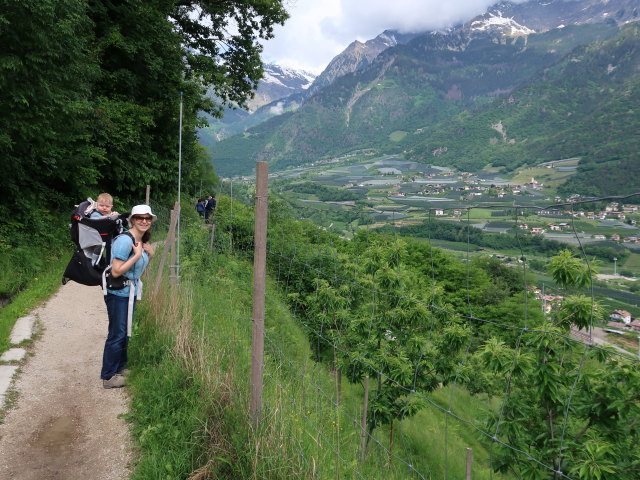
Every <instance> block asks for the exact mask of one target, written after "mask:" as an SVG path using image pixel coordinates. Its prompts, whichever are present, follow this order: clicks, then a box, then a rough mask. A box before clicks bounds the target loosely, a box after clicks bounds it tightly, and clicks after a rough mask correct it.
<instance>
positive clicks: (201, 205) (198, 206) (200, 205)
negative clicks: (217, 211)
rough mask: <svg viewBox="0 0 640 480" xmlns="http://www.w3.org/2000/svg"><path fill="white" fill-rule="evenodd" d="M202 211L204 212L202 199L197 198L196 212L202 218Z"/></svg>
mask: <svg viewBox="0 0 640 480" xmlns="http://www.w3.org/2000/svg"><path fill="white" fill-rule="evenodd" d="M204 211H205V202H204V200H203V199H202V198H199V199H198V201H197V202H196V212H198V214H199V215H200V216H201V217H202V218H204Z"/></svg>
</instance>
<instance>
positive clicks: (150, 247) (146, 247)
mask: <svg viewBox="0 0 640 480" xmlns="http://www.w3.org/2000/svg"><path fill="white" fill-rule="evenodd" d="M142 248H143V249H144V251H145V252H147V255H149V258H151V257H153V255H154V254H155V253H156V251H155V249H154V248H153V245H151V244H150V243H143V244H142Z"/></svg>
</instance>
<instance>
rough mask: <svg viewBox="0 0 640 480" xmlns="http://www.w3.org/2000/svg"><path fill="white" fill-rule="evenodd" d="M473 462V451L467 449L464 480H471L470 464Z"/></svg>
mask: <svg viewBox="0 0 640 480" xmlns="http://www.w3.org/2000/svg"><path fill="white" fill-rule="evenodd" d="M472 461H473V449H472V448H467V478H466V480H471V463H472Z"/></svg>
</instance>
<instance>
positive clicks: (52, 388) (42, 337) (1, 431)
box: [0, 282, 131, 480]
mask: <svg viewBox="0 0 640 480" xmlns="http://www.w3.org/2000/svg"><path fill="white" fill-rule="evenodd" d="M32 314H34V315H36V317H37V318H38V319H39V327H40V333H39V335H37V339H36V340H35V341H34V344H33V345H32V346H31V347H30V352H31V353H32V355H29V356H28V357H27V360H26V361H25V363H24V365H22V366H21V369H20V373H18V376H17V379H16V380H15V383H14V385H13V388H14V389H15V391H16V393H15V396H16V398H15V402H14V404H13V407H11V408H10V409H9V411H8V412H7V414H6V416H5V418H4V423H2V424H0V452H2V453H1V454H0V478H3V479H5V478H6V479H11V480H36V479H37V480H77V479H92V480H116V479H117V480H123V479H126V478H128V477H129V462H130V460H131V448H130V436H129V430H128V427H127V424H126V422H125V421H124V420H123V419H121V418H119V416H120V415H122V414H123V413H126V412H127V409H128V397H127V393H126V388H121V389H111V390H105V389H103V388H102V381H101V380H100V367H101V362H102V349H103V346H104V340H105V338H106V333H107V311H106V308H105V305H104V301H103V299H102V291H101V290H100V288H99V287H86V286H83V285H79V284H77V283H74V282H69V283H68V284H67V285H65V286H62V287H61V288H60V290H59V291H58V292H57V293H56V294H55V295H54V296H53V297H51V298H50V299H49V301H48V302H47V303H46V304H45V305H44V306H42V307H40V308H38V309H36V310H35V311H34V312H32Z"/></svg>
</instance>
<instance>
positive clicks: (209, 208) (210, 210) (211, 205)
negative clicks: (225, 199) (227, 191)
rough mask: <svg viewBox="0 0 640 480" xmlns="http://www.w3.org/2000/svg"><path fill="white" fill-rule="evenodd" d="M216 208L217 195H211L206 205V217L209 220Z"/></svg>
mask: <svg viewBox="0 0 640 480" xmlns="http://www.w3.org/2000/svg"><path fill="white" fill-rule="evenodd" d="M215 209H216V196H215V195H209V198H207V202H206V203H205V206H204V219H205V220H209V217H210V216H211V214H212V213H213V211H214V210H215Z"/></svg>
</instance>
